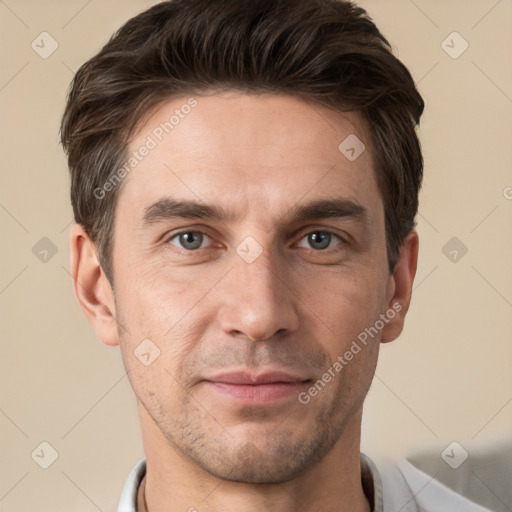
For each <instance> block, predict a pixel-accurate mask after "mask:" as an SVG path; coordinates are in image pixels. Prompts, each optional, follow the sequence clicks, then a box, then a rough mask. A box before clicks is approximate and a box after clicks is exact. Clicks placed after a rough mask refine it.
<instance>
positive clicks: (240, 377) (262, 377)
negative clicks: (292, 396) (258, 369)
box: [204, 372, 308, 385]
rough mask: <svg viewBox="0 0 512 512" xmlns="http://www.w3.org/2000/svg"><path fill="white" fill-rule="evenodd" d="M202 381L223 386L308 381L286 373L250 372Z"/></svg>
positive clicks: (217, 376)
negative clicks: (222, 384)
mask: <svg viewBox="0 0 512 512" xmlns="http://www.w3.org/2000/svg"><path fill="white" fill-rule="evenodd" d="M204 380H206V381H209V382H216V383H224V384H235V385H236V384H238V385H243V384H248V385H259V384H274V383H298V382H305V381H306V380H308V379H303V378H300V377H296V376H294V375H290V374H289V373H286V372H264V373H259V374H257V373H251V372H233V373H221V374H219V375H215V376H213V377H208V378H206V379H204Z"/></svg>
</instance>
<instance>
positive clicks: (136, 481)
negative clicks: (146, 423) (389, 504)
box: [117, 453, 384, 512]
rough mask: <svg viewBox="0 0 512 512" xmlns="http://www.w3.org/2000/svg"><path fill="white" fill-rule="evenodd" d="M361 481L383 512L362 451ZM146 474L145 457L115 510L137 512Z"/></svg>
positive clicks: (378, 484) (375, 511) (376, 510)
mask: <svg viewBox="0 0 512 512" xmlns="http://www.w3.org/2000/svg"><path fill="white" fill-rule="evenodd" d="M360 461H361V483H362V485H363V491H364V494H365V496H366V498H367V499H368V501H369V502H370V506H371V510H372V512H383V511H384V506H383V499H382V479H381V477H380V474H379V471H378V470H377V467H376V466H375V464H374V463H373V461H372V460H371V459H370V458H369V457H368V456H367V455H365V454H364V453H361V454H360ZM145 474H146V459H145V458H143V459H141V460H139V462H137V464H136V465H135V467H134V468H133V469H132V471H131V472H130V475H129V476H128V479H127V480H126V483H125V485H124V488H123V492H122V494H121V498H120V500H119V505H118V508H117V512H137V491H138V490H139V486H140V483H141V481H142V479H143V477H144V475H145Z"/></svg>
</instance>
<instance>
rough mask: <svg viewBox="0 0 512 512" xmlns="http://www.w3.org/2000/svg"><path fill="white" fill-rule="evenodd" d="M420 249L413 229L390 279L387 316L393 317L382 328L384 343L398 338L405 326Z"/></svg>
mask: <svg viewBox="0 0 512 512" xmlns="http://www.w3.org/2000/svg"><path fill="white" fill-rule="evenodd" d="M418 249H419V238H418V233H417V232H416V231H415V230H412V231H411V232H410V233H409V234H408V235H407V237H406V238H405V240H404V242H403V244H402V247H401V248H400V255H399V257H398V261H397V264H396V266H395V269H394V271H393V275H392V277H391V279H390V286H389V301H388V312H389V314H388V315H387V316H388V317H390V318H391V319H390V321H389V322H388V323H387V324H386V325H385V327H384V328H383V330H382V337H381V342H382V343H388V342H390V341H393V340H395V339H396V338H398V336H399V335H400V333H401V332H402V329H403V327H404V322H405V316H406V314H407V311H408V310H409V305H410V303H411V295H412V286H413V283H414V276H415V275H416V268H417V265H418Z"/></svg>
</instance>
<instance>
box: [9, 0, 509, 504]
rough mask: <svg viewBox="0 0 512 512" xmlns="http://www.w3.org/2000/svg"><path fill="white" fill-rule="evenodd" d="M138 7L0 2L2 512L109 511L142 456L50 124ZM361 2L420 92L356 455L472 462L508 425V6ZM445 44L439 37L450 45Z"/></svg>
mask: <svg viewBox="0 0 512 512" xmlns="http://www.w3.org/2000/svg"><path fill="white" fill-rule="evenodd" d="M153 3H155V2H153V1H149V0H137V1H135V0H130V1H126V0H123V1H121V0H115V1H99V0H92V1H89V2H87V1H86V0H81V1H70V0H66V1H64V0H60V1H56V0H55V1H40V2H35V1H25V0H4V1H0V24H1V26H0V34H1V36H0V37H1V41H0V42H1V44H0V52H1V66H0V108H1V112H2V123H1V126H0V130H1V132H0V145H1V148H0V149H1V157H2V172H1V188H0V225H1V229H2V247H3V250H2V260H3V261H2V265H1V269H0V308H1V333H2V356H1V367H0V370H1V395H0V429H1V432H2V440H1V460H2V464H1V473H0V512H2V511H5V512H7V511H9V512H15V511H24V512H26V511H36V510H37V511H40V512H47V511H48V512H50V511H51V512H57V511H70V510H73V511H77V512H94V511H95V510H96V511H97V510H100V511H113V510H115V509H116V505H117V501H118V499H119V494H120V492H121V489H122V486H123V485H124V482H125V479H126V477H127V475H128V473H129V471H130V470H131V468H132V467H133V465H134V464H135V463H136V462H137V461H138V460H139V459H140V458H141V457H142V456H143V452H142V447H141V441H140V430H139V425H138V417H137V414H136V408H135V401H134V398H133V395H132V391H131V388H130V385H129V382H128V380H127V378H126V375H125V372H124V368H123V366H122V362H121V359H120V355H119V352H118V349H117V348H111V347H107V346H105V345H103V344H102V343H100V342H99V341H98V340H97V339H96V338H95V335H94V333H93V331H92V329H91V327H90V325H89V324H88V322H87V320H86V318H85V316H84V315H83V314H82V311H81V310H80V309H79V306H78V305H77V303H76V301H75V298H74V295H73V291H72V287H71V281H70V277H69V274H68V268H69V266H68V260H69V249H68V233H69V226H70V222H71V221H72V210H71V206H70V203H69V177H68V173H67V167H66V161H65V157H64V155H63V153H62V149H61V147H60V145H59V136H58V126H59V121H60V117H61V115H62V111H63V107H64V98H65V93H66V90H67V87H68V84H69V82H70V80H71V79H72V77H73V72H74V71H76V70H77V69H78V67H79V66H80V65H81V64H82V63H83V62H84V61H85V60H87V59H88V58H89V57H91V56H92V55H93V54H94V53H96V52H97V51H98V50H99V49H100V48H101V47H102V46H103V45H104V44H105V42H106V41H107V39H108V37H109V36H110V35H111V33H112V32H113V31H114V30H115V29H117V28H118V27H119V26H120V24H121V23H123V22H124V21H126V20H127V19H128V18H129V17H131V16H132V15H134V14H135V13H137V12H139V11H142V10H144V9H145V8H147V7H149V6H150V5H152V4H153ZM360 3H361V5H362V6H363V7H366V8H367V9H368V10H369V12H370V14H372V15H373V17H374V19H375V21H376V22H377V24H378V25H379V27H380V28H381V30H382V31H383V33H384V34H385V35H386V36H387V37H388V39H390V41H391V42H392V44H393V45H394V48H395V50H396V52H397V53H398V54H399V56H400V58H401V59H402V60H403V61H404V62H405V64H406V65H407V66H408V67H409V68H410V70H411V72H412V74H413V76H414V77H415V79H416V81H417V82H418V84H419V88H420V90H421V92H422V94H423V95H424V98H425V100H426V103H427V109H426V113H425V115H424V118H423V123H422V128H421V138H422V142H423V147H424V156H425V173H426V176H425V182H424V188H423V191H422V195H421V207H420V215H419V218H418V220H419V225H418V230H419V233H420V241H421V252H420V261H419V269H418V274H417V279H416V283H415V292H414V298H413V303H412V307H411V310H410V313H409V317H408V322H407V325H406V328H405V331H404V333H403V334H402V336H401V338H400V339H399V340H398V341H396V342H394V343H392V344H390V345H387V346H384V347H383V348H382V350H381V359H380V362H379V366H378V369H377V375H376V377H375V380H374V383H373V385H372V388H371V390H370V393H369V396H368V399H367V402H366V406H365V417H364V423H363V440H362V449H363V451H364V452H366V453H367V454H369V455H370V456H372V457H375V458H379V457H381V456H385V455H390V454H391V455H398V454H401V453H405V452H408V451H411V450H417V449H418V448H425V447H434V448H433V449H434V450H438V451H439V452H440V451H441V450H442V449H443V448H444V447H445V446H446V445H448V444H449V443H450V442H452V441H457V442H459V443H460V444H461V445H462V446H465V447H466V448H467V449H468V451H469V455H470V457H471V450H472V449H473V448H472V447H473V446H481V445H485V444H486V443H490V442H492V441H494V440H496V439H503V438H505V437H506V436H509V435H510V431H511V425H512V421H511V420H512V372H511V363H512V343H511V341H512V339H511V338H512V336H511V332H512V314H511V313H512V270H511V262H512V237H511V236H510V235H511V219H512V172H511V169H512V144H511V142H510V141H511V134H512V65H511V64H512V62H511V57H510V55H511V46H512V45H511V43H512V33H511V31H510V27H511V26H512V2H511V1H510V0H504V1H496V0H480V1H468V0H457V1H455V0H450V1H447V0H444V1H441V0H436V1H434V0H432V1H428V0H415V1H414V2H413V1H412V0H386V1H383V0H379V1H378V0H365V1H362V2H360ZM43 31H46V32H48V33H49V34H51V36H52V37H53V38H54V39H55V40H56V41H57V43H58V45H59V46H58V48H57V50H56V51H55V52H54V53H53V54H52V55H51V56H49V57H48V58H47V59H43V58H41V57H40V56H39V55H38V54H37V53H36V52H35V51H34V50H33V49H32V48H31V43H32V41H33V40H36V42H37V39H36V38H37V37H38V36H39V34H40V33H41V32H43ZM453 31H457V32H459V33H460V35H461V36H462V37H463V38H464V40H466V41H467V43H468V44H469V47H468V49H467V50H466V51H465V52H464V53H463V54H462V55H460V56H459V57H458V58H456V59H454V58H452V57H450V56H449V55H448V54H447V53H446V52H445V51H444V50H443V48H442V46H441V43H442V41H443V40H445V39H446V38H447V36H448V35H449V34H451V33H452V32H453ZM452 40H453V41H454V42H453V43H452V42H451V41H452ZM461 43H462V41H461V40H457V39H455V40H454V39H453V36H452V38H451V39H448V44H450V45H451V46H453V47H454V48H453V49H452V50H451V51H452V52H453V51H457V50H458V49H460V48H461V46H460V45H461ZM46 48H48V46H47V47H46ZM507 187H508V188H507ZM43 237H47V238H48V239H49V240H51V242H52V243H53V244H54V245H55V248H56V250H57V252H56V254H55V255H53V256H51V252H50V253H48V255H47V259H48V261H46V262H43V261H40V259H39V258H38V257H36V255H35V254H34V253H33V252H32V249H33V247H34V246H35V245H36V244H37V243H38V241H39V240H40V239H41V238H43ZM452 237H457V238H458V239H459V240H460V241H461V242H462V243H463V244H464V245H465V246H466V247H467V248H468V252H467V254H465V255H464V256H463V257H460V253H459V258H460V259H459V260H458V261H456V262H452V261H450V259H449V258H448V257H447V256H445V254H444V253H443V247H444V246H445V244H446V243H447V242H448V241H449V240H450V239H451V238H452ZM41 243H44V242H41ZM37 247H39V246H37ZM43 249H44V247H43ZM449 250H451V248H450V247H449ZM445 252H448V251H447V250H445ZM36 253H37V251H36ZM42 256H43V255H41V254H39V257H42ZM43 441H46V442H47V443H49V444H50V445H51V446H52V447H53V448H54V449H55V450H56V451H57V452H58V458H57V460H56V461H55V462H54V463H53V464H52V465H51V466H50V467H49V468H48V469H42V468H41V467H39V465H38V464H37V463H36V462H35V460H34V459H36V460H37V459H38V458H37V456H36V455H34V459H33V458H32V457H31V454H32V452H33V451H34V450H36V453H39V454H40V453H41V451H40V450H41V448H38V447H39V445H40V443H42V442H43ZM43 451H44V447H43ZM48 454H49V450H48V449H47V448H46V452H45V456H44V457H48ZM44 457H39V461H41V460H42V459H43V458H44ZM483 485H484V486H486V487H487V488H488V489H490V492H492V493H493V494H499V491H497V490H495V491H496V492H494V491H493V489H492V486H493V483H492V482H483ZM500 501H501V502H503V499H500V496H499V495H498V496H496V503H497V504H498V505H496V509H497V510H498V509H499V510H511V508H508V509H507V508H505V507H504V506H503V505H501V504H499V502H500ZM500 507H502V508H500ZM511 507H512V505H511Z"/></svg>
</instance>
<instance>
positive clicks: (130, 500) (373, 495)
mask: <svg viewBox="0 0 512 512" xmlns="http://www.w3.org/2000/svg"><path fill="white" fill-rule="evenodd" d="M145 473H146V459H145V458H144V459H141V460H140V461H139V462H138V463H137V464H136V465H135V467H134V468H133V469H132V471H131V473H130V475H129V477H128V480H127V481H126V484H125V486H124V489H123V492H122V494H121V499H120V501H119V506H118V509H117V512H137V491H138V489H139V485H140V482H141V480H142V478H143V477H144V475H145ZM361 481H362V484H363V490H364V492H365V495H366V497H367V498H368V501H369V502H370V504H373V508H372V512H399V511H400V512H492V511H491V510H489V509H487V508H484V507H482V506H480V505H477V504H476V503H474V502H473V501H470V500H468V499H467V498H465V497H464V496H461V495H460V494H457V493H456V492H454V491H452V490H451V489H449V488H448V487H446V486H445V485H443V484H441V483H440V482H438V481H437V480H435V479H433V478H432V477H431V476H429V475H427V474H426V473H423V471H420V470H419V469H417V468H416V467H415V466H413V465H412V464H411V463H410V462H408V461H406V460H405V459H404V460H402V461H400V462H398V463H394V464H392V465H391V464H390V465H388V466H387V467H386V468H382V469H381V470H380V471H379V470H378V469H377V467H376V466H375V464H374V463H373V461H372V460H371V459H370V458H369V457H368V456H366V455H365V454H364V453H361Z"/></svg>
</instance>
